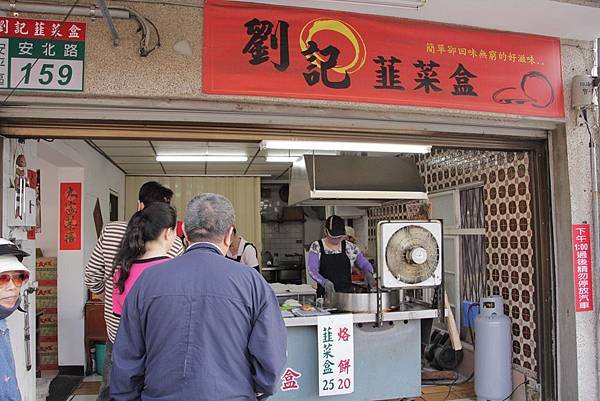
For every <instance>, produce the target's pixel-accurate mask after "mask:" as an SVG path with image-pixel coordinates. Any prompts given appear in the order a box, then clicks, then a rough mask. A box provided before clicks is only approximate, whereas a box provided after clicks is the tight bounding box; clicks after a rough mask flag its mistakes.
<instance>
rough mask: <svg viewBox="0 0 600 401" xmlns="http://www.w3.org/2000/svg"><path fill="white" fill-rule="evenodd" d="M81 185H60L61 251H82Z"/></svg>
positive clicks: (71, 183)
mask: <svg viewBox="0 0 600 401" xmlns="http://www.w3.org/2000/svg"><path fill="white" fill-rule="evenodd" d="M81 197H82V193H81V183H80V182H69V183H67V182H62V183H61V184H60V222H59V224H60V230H59V232H60V234H59V235H60V250H61V251H77V250H80V249H81Z"/></svg>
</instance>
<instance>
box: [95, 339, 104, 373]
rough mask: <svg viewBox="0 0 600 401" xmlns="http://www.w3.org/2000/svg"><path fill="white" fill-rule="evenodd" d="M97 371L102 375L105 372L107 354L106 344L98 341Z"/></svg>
mask: <svg viewBox="0 0 600 401" xmlns="http://www.w3.org/2000/svg"><path fill="white" fill-rule="evenodd" d="M95 347H96V353H95V354H96V355H95V356H96V372H98V374H99V375H100V376H102V375H103V374H104V358H105V356H106V344H102V343H97V344H96V346H95Z"/></svg>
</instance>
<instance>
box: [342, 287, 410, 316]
mask: <svg viewBox="0 0 600 401" xmlns="http://www.w3.org/2000/svg"><path fill="white" fill-rule="evenodd" d="M333 304H334V305H335V307H336V308H337V309H338V310H341V311H345V312H354V313H377V293H375V292H363V293H360V292H359V293H351V292H336V293H335V296H334V300H333ZM399 305H400V294H399V292H398V291H384V292H382V293H381V306H382V309H383V311H385V312H389V311H391V310H394V309H397V308H398V307H399Z"/></svg>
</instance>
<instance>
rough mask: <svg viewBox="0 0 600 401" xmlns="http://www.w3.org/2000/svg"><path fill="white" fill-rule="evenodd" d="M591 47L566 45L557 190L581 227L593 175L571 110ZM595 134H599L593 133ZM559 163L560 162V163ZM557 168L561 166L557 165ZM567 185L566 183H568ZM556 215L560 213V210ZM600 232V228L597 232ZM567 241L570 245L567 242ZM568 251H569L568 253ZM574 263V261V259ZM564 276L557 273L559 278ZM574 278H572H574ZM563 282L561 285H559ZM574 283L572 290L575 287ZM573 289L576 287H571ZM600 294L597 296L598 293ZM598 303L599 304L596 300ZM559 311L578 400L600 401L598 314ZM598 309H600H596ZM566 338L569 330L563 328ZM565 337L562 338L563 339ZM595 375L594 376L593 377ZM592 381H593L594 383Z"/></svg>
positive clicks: (588, 67) (590, 61) (587, 218)
mask: <svg viewBox="0 0 600 401" xmlns="http://www.w3.org/2000/svg"><path fill="white" fill-rule="evenodd" d="M590 46H592V45H591V44H585V43H580V42H572V41H563V46H562V54H563V57H562V58H563V80H564V82H565V104H566V105H567V119H566V127H565V135H566V143H565V145H566V147H565V148H564V150H563V153H562V154H561V156H562V157H563V159H562V161H563V162H565V163H564V164H562V165H561V166H560V167H558V166H557V168H566V169H567V171H568V184H569V185H568V187H564V188H563V187H558V186H557V187H556V188H557V190H558V191H569V192H570V194H571V199H570V201H571V222H572V224H578V223H583V222H588V223H590V224H591V223H592V206H591V205H592V193H591V174H590V170H591V168H590V149H589V146H588V144H589V135H588V132H587V129H586V128H585V127H584V126H578V125H577V115H576V112H575V111H573V110H571V109H570V108H568V105H569V104H570V94H571V92H570V88H571V85H570V82H571V78H570V77H571V76H572V75H573V74H584V73H593V72H594V71H593V70H592V69H593V66H594V57H593V53H591V52H590ZM594 131H596V130H594ZM557 161H558V160H557ZM557 164H558V163H557ZM565 184H566V183H565ZM557 212H560V211H559V210H557ZM598 229H600V228H598ZM592 230H593V231H594V228H593V229H592ZM565 234H566V235H565V237H564V240H566V241H564V240H561V241H557V242H558V243H557V244H556V251H557V252H566V253H568V254H570V253H571V251H570V248H571V242H570V239H569V240H567V238H569V237H570V232H569V233H565ZM567 241H568V242H567ZM565 248H567V249H565ZM593 249H594V251H595V252H600V248H599V246H598V244H595V245H593ZM571 260H572V259H571ZM557 269H561V270H562V269H565V270H567V269H568V270H570V271H571V272H572V263H569V264H568V265H567V266H565V265H557ZM594 270H595V274H596V277H595V279H594V281H595V282H594V286H596V287H597V286H598V285H599V283H600V281H599V279H600V275H599V274H598V267H596V268H595V269H594ZM559 275H561V273H558V274H557V276H559ZM571 275H572V274H571ZM560 284H561V282H560V281H558V285H560ZM572 285H573V284H572V279H571V286H572ZM571 288H573V287H571ZM596 294H598V293H596ZM597 301H598V300H597ZM558 302H559V305H558V306H559V308H561V306H562V305H564V304H567V303H568V307H569V309H565V310H564V312H563V314H561V315H559V316H558V319H561V317H564V318H565V319H568V318H569V312H570V313H573V314H574V315H575V325H576V330H575V331H574V332H571V333H569V334H570V335H574V336H575V338H576V341H577V374H578V383H579V388H578V390H579V400H592V399H596V400H597V399H600V393H599V391H600V389H599V388H598V373H599V372H598V371H597V366H598V365H597V363H598V337H597V330H598V324H599V322H598V312H597V311H593V312H577V313H574V311H573V309H574V308H573V306H572V304H573V302H574V301H573V300H572V298H571V299H569V298H562V297H561V298H560V299H558ZM596 309H598V306H597V305H596ZM564 329H565V330H564V331H565V334H567V330H568V329H566V328H564ZM561 337H562V336H561ZM572 367H573V366H571V365H566V366H565V365H563V366H562V367H561V368H560V369H559V372H560V373H559V377H560V375H566V374H568V373H566V372H564V370H565V369H569V368H572ZM592 372H593V373H592ZM592 378H593V379H592Z"/></svg>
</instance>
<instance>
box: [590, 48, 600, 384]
mask: <svg viewBox="0 0 600 401" xmlns="http://www.w3.org/2000/svg"><path fill="white" fill-rule="evenodd" d="M596 57H597V60H598V70H599V71H600V38H599V39H597V40H596ZM598 75H600V74H598ZM597 95H598V105H599V107H600V90H597ZM598 112H599V111H598V110H596V115H595V116H594V117H595V119H596V121H600V119H599V116H598ZM590 165H591V169H592V171H591V173H592V214H593V216H592V222H593V228H592V230H593V231H592V232H593V234H594V236H593V252H594V255H593V263H594V267H595V269H594V270H595V271H594V274H595V275H596V277H595V280H594V281H595V287H596V291H595V293H596V318H597V320H596V324H595V327H596V352H597V354H596V394H599V395H600V358H599V355H598V352H599V351H600V329H599V328H598V323H599V322H600V307H599V306H600V305H598V301H600V299H599V298H598V294H599V293H600V214H599V211H600V204H599V198H598V152H596V140H595V138H594V132H593V131H590Z"/></svg>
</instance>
